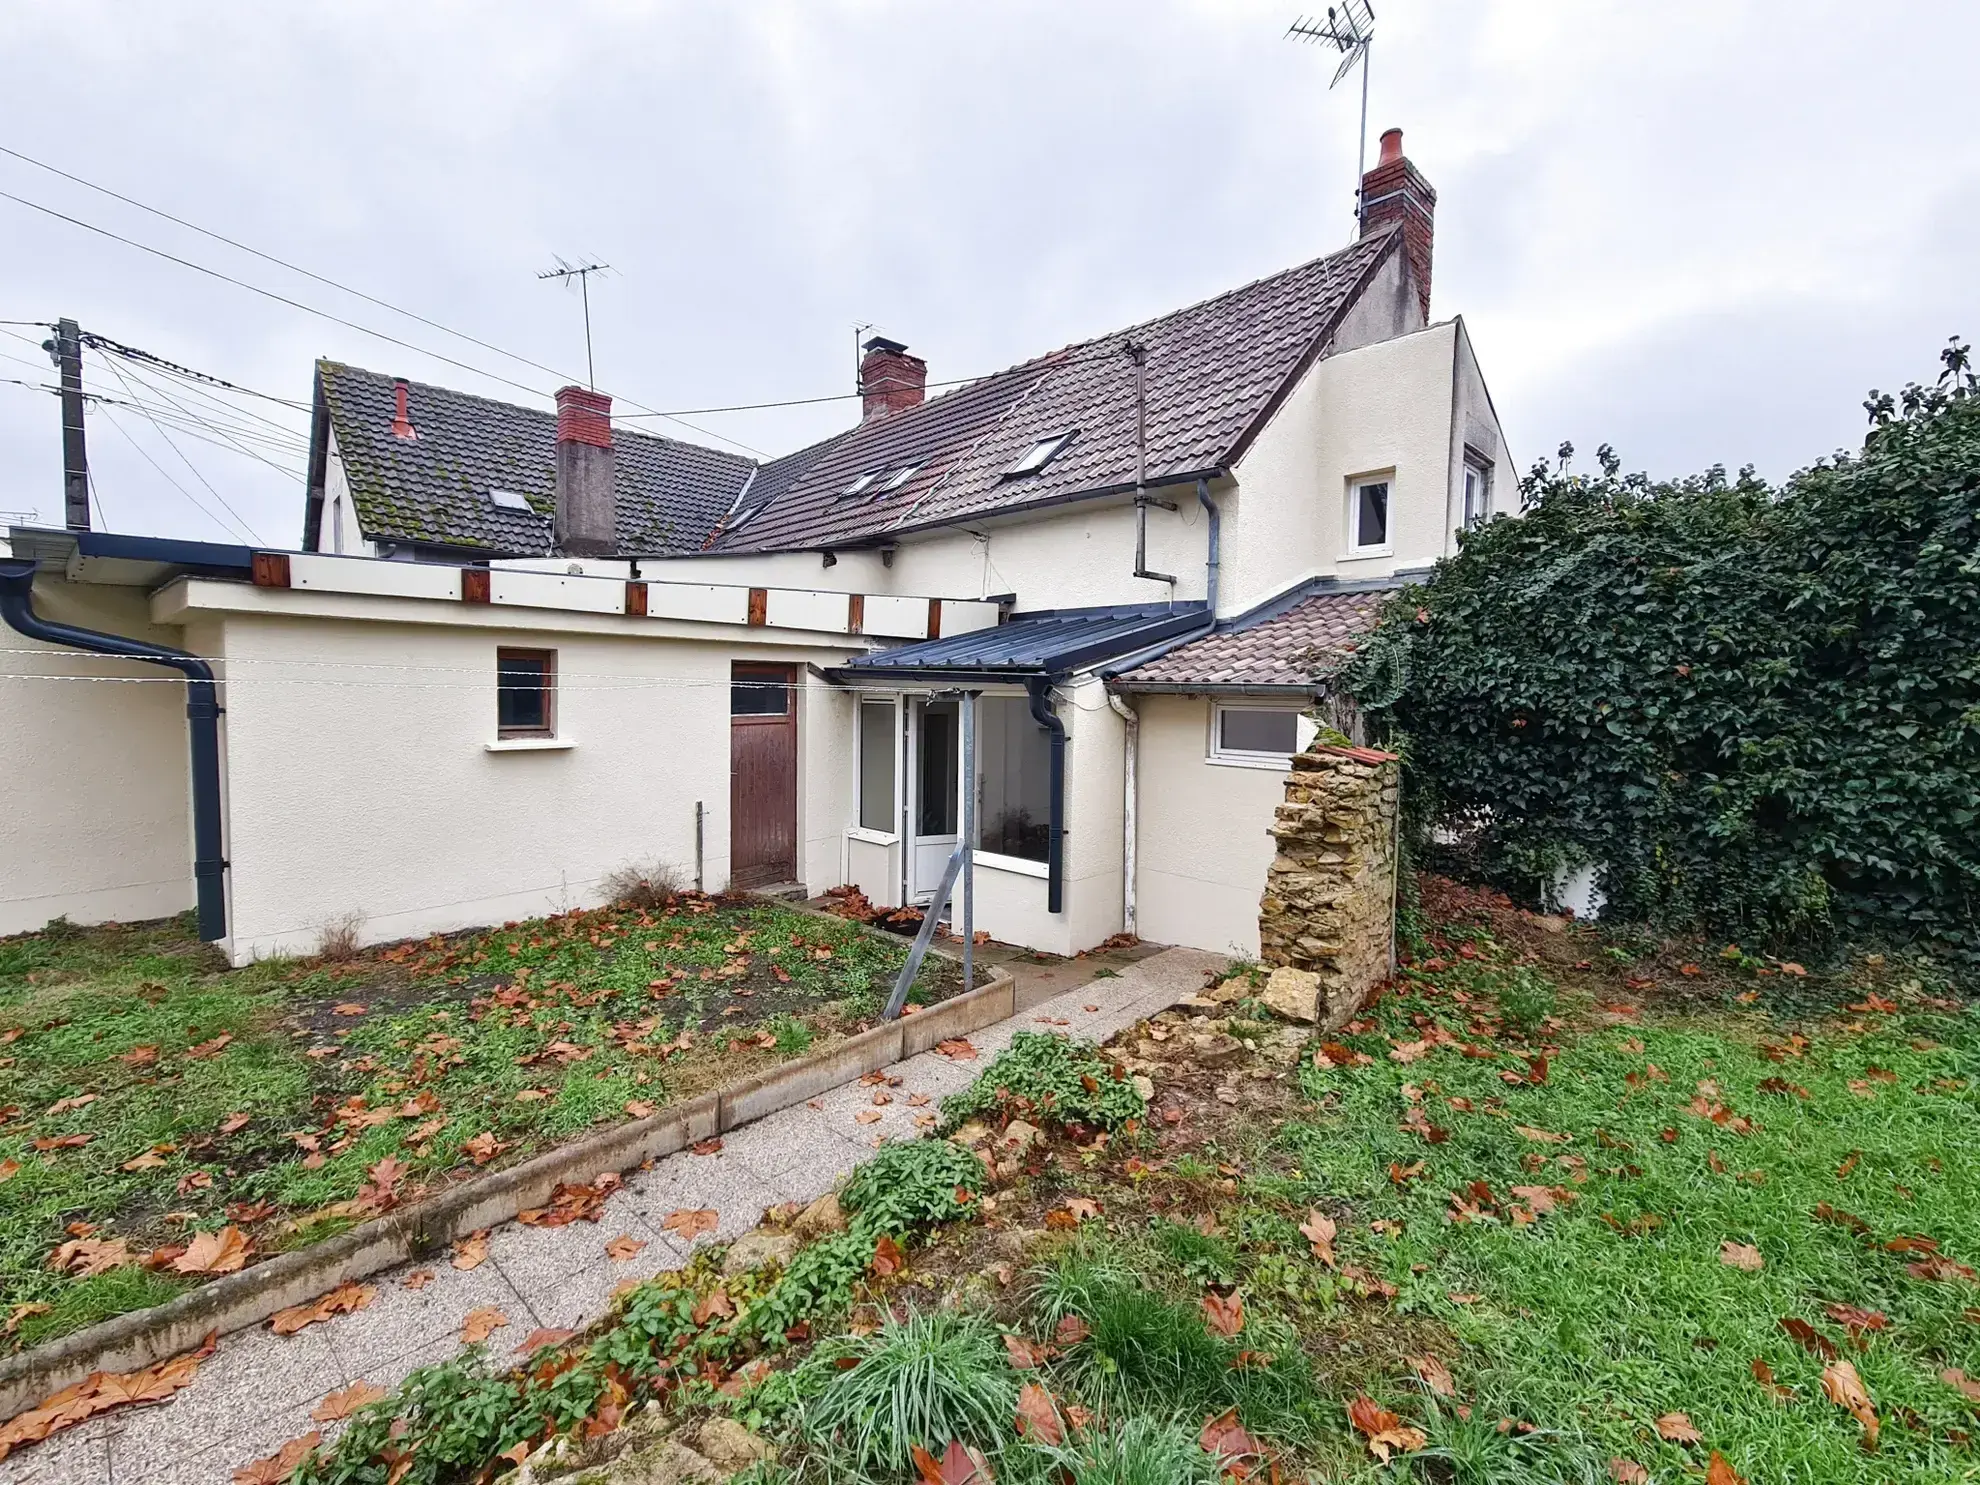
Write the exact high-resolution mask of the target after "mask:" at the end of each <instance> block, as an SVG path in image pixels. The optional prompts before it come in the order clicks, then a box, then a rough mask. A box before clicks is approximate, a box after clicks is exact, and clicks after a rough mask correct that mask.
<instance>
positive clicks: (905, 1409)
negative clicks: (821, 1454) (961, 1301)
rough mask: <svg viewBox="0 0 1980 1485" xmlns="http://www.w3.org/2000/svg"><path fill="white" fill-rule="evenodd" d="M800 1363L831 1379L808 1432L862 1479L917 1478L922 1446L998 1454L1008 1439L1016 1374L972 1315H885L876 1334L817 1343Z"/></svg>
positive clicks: (807, 1416)
mask: <svg viewBox="0 0 1980 1485" xmlns="http://www.w3.org/2000/svg"><path fill="white" fill-rule="evenodd" d="M800 1370H801V1371H804V1372H808V1373H813V1374H816V1375H817V1376H819V1377H823V1378H824V1379H825V1380H824V1382H823V1384H822V1386H820V1387H819V1390H818V1393H817V1395H816V1397H815V1398H813V1400H812V1401H811V1402H810V1403H809V1404H808V1405H807V1406H806V1408H805V1411H804V1417H803V1423H802V1425H801V1427H802V1431H803V1432H804V1434H805V1435H806V1436H807V1437H809V1438H810V1439H813V1440H815V1441H817V1442H818V1443H820V1444H822V1445H824V1446H826V1447H834V1446H836V1447H837V1448H838V1449H840V1450H842V1451H843V1453H844V1456H845V1458H846V1459H847V1461H848V1463H850V1464H851V1465H852V1466H853V1468H854V1470H855V1471H856V1472H857V1475H856V1477H857V1478H860V1479H867V1480H875V1481H889V1480H907V1479H911V1478H912V1477H913V1471H914V1466H913V1464H912V1462H911V1460H912V1450H913V1449H914V1447H915V1446H916V1445H917V1444H918V1445H920V1446H921V1447H922V1448H924V1449H927V1450H929V1451H931V1452H932V1453H934V1454H937V1455H939V1454H940V1453H941V1452H942V1450H943V1449H944V1448H945V1447H946V1446H947V1445H948V1442H949V1441H950V1440H951V1439H961V1440H962V1441H963V1442H964V1443H965V1444H968V1445H972V1446H974V1447H976V1448H978V1449H982V1450H984V1451H985V1452H986V1453H994V1452H996V1451H997V1450H999V1449H1000V1448H1001V1446H1002V1445H1003V1444H1004V1443H1005V1442H1006V1441H1008V1440H1009V1439H1010V1437H1011V1421H1012V1419H1013V1418H1014V1417H1015V1415H1016V1409H1017V1391H1018V1383H1017V1378H1016V1375H1015V1374H1014V1373H1013V1372H1012V1371H1011V1368H1010V1364H1009V1362H1008V1361H1007V1360H1006V1359H1005V1357H1004V1350H1003V1346H1002V1345H1001V1344H1000V1343H999V1341H998V1339H997V1335H996V1333H995V1332H994V1331H993V1330H992V1329H991V1328H990V1326H989V1325H988V1324H987V1323H986V1322H985V1321H984V1320H983V1319H982V1318H980V1317H978V1316H975V1315H963V1314H956V1313H953V1312H949V1311H941V1310H937V1311H932V1312H930V1313H927V1314H920V1313H912V1312H911V1313H910V1314H909V1315H908V1316H907V1318H906V1319H895V1318H894V1317H892V1316H889V1317H888V1318H887V1320H886V1322H885V1323H884V1324H883V1325H882V1326H881V1327H880V1329H879V1330H877V1331H875V1332H874V1333H873V1334H871V1335H866V1336H849V1337H846V1338H844V1339H842V1340H836V1341H833V1342H830V1343H828V1344H826V1345H823V1346H820V1347H819V1348H818V1349H817V1350H816V1351H814V1352H813V1353H812V1354H811V1355H810V1356H809V1357H807V1358H806V1359H805V1361H804V1364H803V1366H802V1367H801V1368H800Z"/></svg>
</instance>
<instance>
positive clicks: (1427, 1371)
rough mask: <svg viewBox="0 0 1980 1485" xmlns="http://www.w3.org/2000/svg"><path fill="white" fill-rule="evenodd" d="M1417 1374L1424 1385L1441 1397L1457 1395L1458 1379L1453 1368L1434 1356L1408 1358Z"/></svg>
mask: <svg viewBox="0 0 1980 1485" xmlns="http://www.w3.org/2000/svg"><path fill="white" fill-rule="evenodd" d="M1407 1359H1408V1361H1409V1364H1410V1367H1411V1369H1412V1370H1413V1371H1415V1373H1416V1375H1417V1376H1419V1377H1421V1378H1422V1379H1423V1385H1424V1386H1425V1387H1428V1388H1429V1389H1430V1390H1431V1391H1432V1392H1434V1393H1436V1394H1437V1396H1439V1397H1456V1396H1457V1380H1456V1378H1454V1377H1452V1376H1451V1369H1450V1368H1449V1367H1447V1366H1445V1365H1444V1363H1443V1362H1441V1361H1439V1360H1438V1359H1437V1358H1436V1357H1434V1356H1411V1357H1409V1358H1407Z"/></svg>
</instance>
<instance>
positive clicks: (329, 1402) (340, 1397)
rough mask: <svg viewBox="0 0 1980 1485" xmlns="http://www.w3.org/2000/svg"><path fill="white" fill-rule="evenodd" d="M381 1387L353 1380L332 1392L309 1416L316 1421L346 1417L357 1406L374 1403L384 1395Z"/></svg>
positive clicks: (324, 1421)
mask: <svg viewBox="0 0 1980 1485" xmlns="http://www.w3.org/2000/svg"><path fill="white" fill-rule="evenodd" d="M386 1395H387V1394H386V1391H385V1389H384V1388H383V1387H374V1386H373V1385H372V1384H371V1383H369V1382H353V1383H351V1385H350V1386H348V1387H346V1388H345V1389H344V1390H343V1391H342V1392H333V1393H331V1394H330V1395H329V1396H328V1397H326V1398H324V1399H323V1401H322V1402H320V1403H318V1404H317V1405H316V1406H315V1407H314V1408H312V1409H310V1414H309V1416H310V1417H311V1418H313V1419H315V1420H316V1421H317V1422H318V1423H335V1422H336V1421H337V1420H338V1419H339V1418H348V1417H350V1416H351V1414H353V1413H355V1412H356V1411H357V1410H358V1409H359V1408H362V1407H365V1406H367V1405H369V1404H371V1403H375V1402H377V1401H379V1400H380V1399H382V1398H384V1397H385V1396H386Z"/></svg>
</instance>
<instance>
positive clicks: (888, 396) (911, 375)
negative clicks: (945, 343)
mask: <svg viewBox="0 0 1980 1485" xmlns="http://www.w3.org/2000/svg"><path fill="white" fill-rule="evenodd" d="M861 349H863V350H864V351H865V352H866V354H865V355H864V356H863V357H861V358H860V363H859V395H860V398H861V399H862V403H863V407H864V411H863V412H862V413H861V418H860V420H861V421H862V422H868V423H870V422H872V421H873V419H875V418H877V417H881V416H883V415H885V414H887V413H897V412H901V411H903V410H905V409H907V408H910V407H919V406H921V404H922V402H923V400H924V399H925V398H926V397H927V396H928V363H927V362H926V361H924V360H922V359H921V357H919V356H910V355H909V354H908V353H907V347H906V346H904V345H902V344H901V343H900V342H899V341H898V340H888V339H887V338H886V337H885V336H881V335H876V336H874V337H873V339H871V340H869V341H867V342H866V344H865V345H864V346H863V347H861Z"/></svg>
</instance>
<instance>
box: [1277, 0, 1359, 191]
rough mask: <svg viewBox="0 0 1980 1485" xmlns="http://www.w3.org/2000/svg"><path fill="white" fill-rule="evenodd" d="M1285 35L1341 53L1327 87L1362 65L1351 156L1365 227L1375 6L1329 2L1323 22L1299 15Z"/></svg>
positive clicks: (1353, 0)
mask: <svg viewBox="0 0 1980 1485" xmlns="http://www.w3.org/2000/svg"><path fill="white" fill-rule="evenodd" d="M1286 35H1287V36H1288V37H1291V38H1293V39H1295V40H1299V41H1318V42H1322V43H1324V44H1326V45H1328V46H1331V47H1333V48H1335V49H1336V50H1337V51H1339V52H1340V54H1341V65H1340V66H1339V67H1337V68H1335V69H1334V80H1333V81H1332V82H1330V83H1328V84H1327V86H1328V87H1329V88H1335V87H1338V86H1340V83H1341V80H1342V79H1343V78H1345V77H1346V76H1347V75H1348V74H1349V73H1350V72H1352V71H1354V64H1355V63H1357V62H1359V63H1360V64H1361V143H1360V144H1359V146H1357V149H1356V153H1355V157H1354V163H1355V178H1354V219H1355V221H1356V223H1357V224H1360V225H1363V226H1365V225H1366V223H1365V222H1364V221H1363V218H1362V201H1361V177H1362V176H1363V175H1364V174H1366V173H1367V170H1368V53H1369V50H1370V49H1371V48H1372V47H1373V46H1374V44H1375V7H1374V6H1373V5H1371V4H1369V3H1368V0H1346V3H1345V4H1343V5H1342V6H1341V7H1340V8H1339V9H1335V7H1333V6H1331V5H1330V6H1328V7H1327V19H1326V20H1325V21H1314V20H1308V19H1307V18H1306V17H1305V16H1301V17H1300V18H1299V19H1298V20H1296V21H1294V22H1293V23H1292V25H1290V26H1289V27H1287V28H1286Z"/></svg>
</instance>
